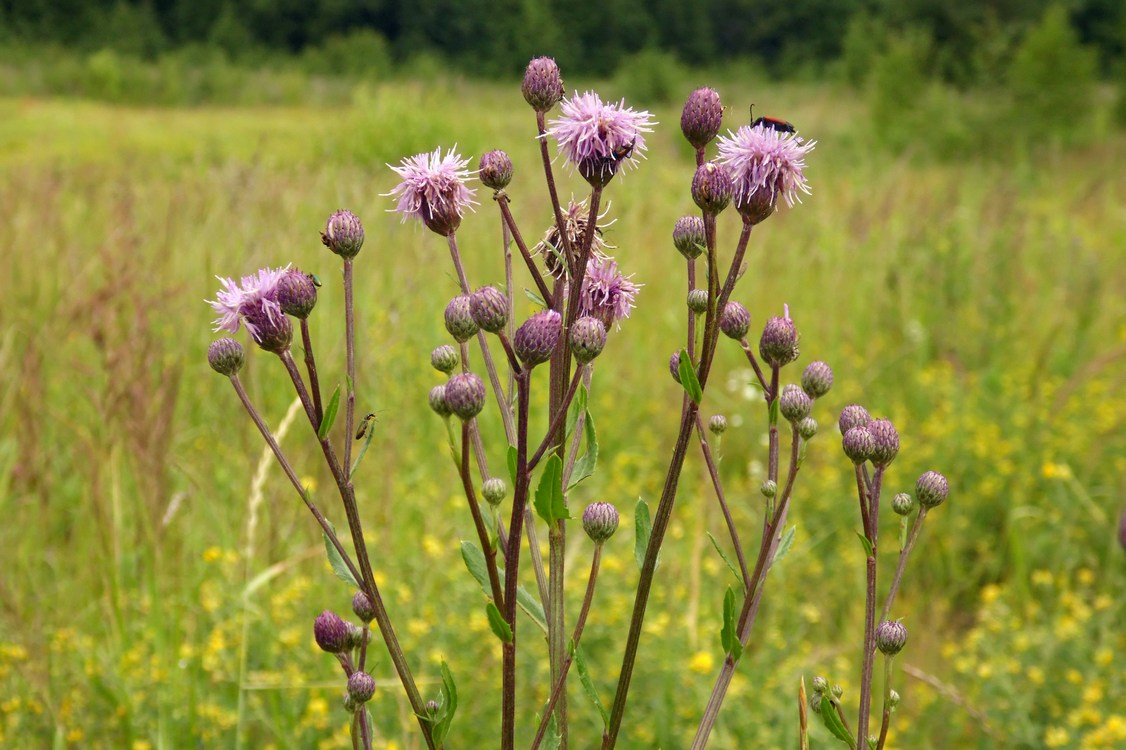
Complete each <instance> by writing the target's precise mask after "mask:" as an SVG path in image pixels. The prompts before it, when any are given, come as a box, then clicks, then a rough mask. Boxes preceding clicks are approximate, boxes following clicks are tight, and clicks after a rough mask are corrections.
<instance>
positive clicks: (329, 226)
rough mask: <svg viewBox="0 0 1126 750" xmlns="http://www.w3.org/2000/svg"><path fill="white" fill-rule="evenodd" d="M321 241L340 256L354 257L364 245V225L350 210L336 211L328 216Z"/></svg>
mask: <svg viewBox="0 0 1126 750" xmlns="http://www.w3.org/2000/svg"><path fill="white" fill-rule="evenodd" d="M321 242H323V243H324V245H325V247H327V248H328V249H329V250H331V251H332V252H334V253H336V254H337V255H339V256H340V257H342V258H355V257H356V255H358V254H359V252H360V248H361V247H363V246H364V225H363V224H361V223H360V219H359V217H357V216H356V215H355V214H354V213H352V212H351V211H337V212H336V213H334V214H333V215H332V216H330V217H328V222H327V223H326V224H325V230H324V231H323V232H322V233H321Z"/></svg>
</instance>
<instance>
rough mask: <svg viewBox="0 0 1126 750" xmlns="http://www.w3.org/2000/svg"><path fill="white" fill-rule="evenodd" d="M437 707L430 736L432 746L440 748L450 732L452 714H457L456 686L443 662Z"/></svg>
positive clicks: (448, 668)
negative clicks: (432, 742)
mask: <svg viewBox="0 0 1126 750" xmlns="http://www.w3.org/2000/svg"><path fill="white" fill-rule="evenodd" d="M438 705H439V708H438V714H437V715H435V717H434V728H433V730H432V731H431V734H432V735H433V737H434V744H435V745H436V746H437V747H441V746H442V742H443V741H445V739H446V735H448V734H449V732H450V725H451V724H452V723H453V720H454V714H455V713H457V685H455V684H454V676H453V674H452V673H451V672H450V667H449V665H448V664H446V662H444V661H443V662H442V690H441V696H440V698H439V700H438Z"/></svg>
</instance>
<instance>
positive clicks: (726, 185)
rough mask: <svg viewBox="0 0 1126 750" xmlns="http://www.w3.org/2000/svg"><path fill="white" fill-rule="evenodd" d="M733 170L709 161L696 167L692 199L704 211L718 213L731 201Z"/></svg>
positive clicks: (693, 177)
mask: <svg viewBox="0 0 1126 750" xmlns="http://www.w3.org/2000/svg"><path fill="white" fill-rule="evenodd" d="M731 191H732V182H731V170H729V169H728V168H727V167H726V166H724V165H723V164H719V163H718V162H714V161H709V162H705V163H704V164H701V165H700V166H699V167H697V168H696V174H694V175H693V176H692V200H693V201H695V202H696V205H697V206H699V207H700V208H701V209H703V210H704V211H707V212H708V213H713V214H718V213H719V212H720V211H722V210H723V209H725V208H727V206H728V204H730V203H731Z"/></svg>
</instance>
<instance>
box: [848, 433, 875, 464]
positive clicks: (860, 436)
mask: <svg viewBox="0 0 1126 750" xmlns="http://www.w3.org/2000/svg"><path fill="white" fill-rule="evenodd" d="M841 447H842V448H843V449H844V454H845V455H846V456H848V457H849V460H851V461H852V462H853V463H854V464H862V463H864V462H865V461H867V460H868V458H869V457H870V456H871V455H872V451H873V450H875V447H876V439H875V438H873V437H872V433H870V432H868V428H867V427H853V428H852V429H851V430H849V431H848V432H846V433H845V434H844V437H843V438H841Z"/></svg>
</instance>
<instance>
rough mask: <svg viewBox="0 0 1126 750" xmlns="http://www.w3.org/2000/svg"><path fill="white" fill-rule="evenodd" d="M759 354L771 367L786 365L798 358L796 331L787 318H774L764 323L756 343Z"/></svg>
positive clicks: (792, 322) (792, 323)
mask: <svg viewBox="0 0 1126 750" xmlns="http://www.w3.org/2000/svg"><path fill="white" fill-rule="evenodd" d="M758 351H759V354H761V355H762V358H763V360H764V361H765V362H766V363H767V364H769V365H771V366H772V367H782V366H783V365H788V364H790V363H791V362H793V361H794V360H795V359H797V358H798V329H797V327H796V326H795V325H794V321H792V320H790V319H789V318H781V317H778V316H775V317H773V318H771V319H770V320H768V321H766V325H765V326H764V327H763V329H762V338H760V339H759V343H758Z"/></svg>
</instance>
